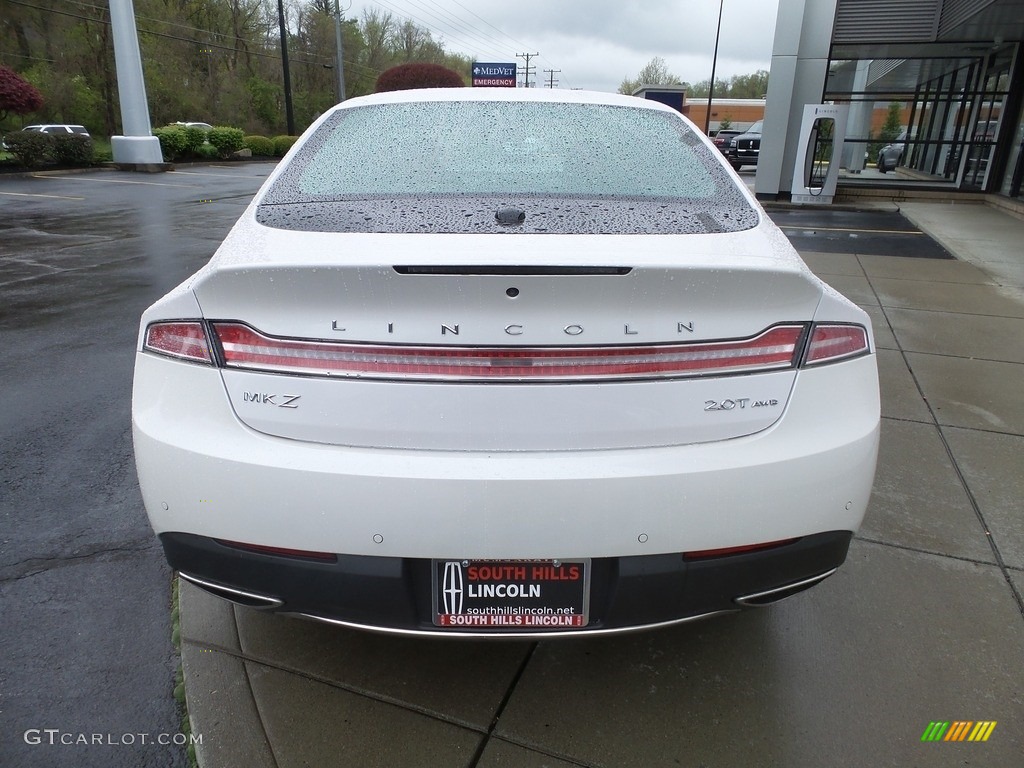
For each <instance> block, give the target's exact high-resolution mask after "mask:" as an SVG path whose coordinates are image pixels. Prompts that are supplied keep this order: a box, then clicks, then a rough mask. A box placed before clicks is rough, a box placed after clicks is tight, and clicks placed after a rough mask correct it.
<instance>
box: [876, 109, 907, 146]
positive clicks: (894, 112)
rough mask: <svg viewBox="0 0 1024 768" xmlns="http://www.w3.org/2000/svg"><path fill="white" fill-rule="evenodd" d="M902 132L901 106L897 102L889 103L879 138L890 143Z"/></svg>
mask: <svg viewBox="0 0 1024 768" xmlns="http://www.w3.org/2000/svg"><path fill="white" fill-rule="evenodd" d="M902 131H903V105H902V104H900V103H899V102H898V101H892V102H889V109H888V111H886V113H885V122H884V123H883V124H882V130H881V132H880V133H879V138H880V139H882V140H883V141H887V142H888V141H892V140H893V139H895V138H897V137H898V136H899V135H900V133H901V132H902Z"/></svg>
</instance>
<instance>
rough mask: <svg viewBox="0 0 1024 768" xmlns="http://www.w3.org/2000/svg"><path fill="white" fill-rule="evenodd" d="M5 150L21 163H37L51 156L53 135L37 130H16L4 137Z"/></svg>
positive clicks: (27, 164) (29, 164)
mask: <svg viewBox="0 0 1024 768" xmlns="http://www.w3.org/2000/svg"><path fill="white" fill-rule="evenodd" d="M4 141H5V142H6V143H7V151H8V152H10V153H11V154H12V155H14V157H15V158H17V160H18V162H19V163H21V164H22V165H26V166H33V165H39V164H40V163H41V162H43V161H44V160H51V159H52V158H53V136H51V135H50V134H48V133H40V132H38V131H17V132H15V133H8V134H7V135H6V136H5V137H4Z"/></svg>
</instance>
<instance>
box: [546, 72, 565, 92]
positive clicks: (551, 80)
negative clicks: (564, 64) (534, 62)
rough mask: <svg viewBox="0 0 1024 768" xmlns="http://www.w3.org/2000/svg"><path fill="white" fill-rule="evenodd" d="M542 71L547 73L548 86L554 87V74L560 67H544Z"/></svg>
mask: <svg viewBox="0 0 1024 768" xmlns="http://www.w3.org/2000/svg"><path fill="white" fill-rule="evenodd" d="M544 71H545V72H547V73H548V88H554V87H555V74H556V73H557V72H561V71H562V70H560V69H545V70H544Z"/></svg>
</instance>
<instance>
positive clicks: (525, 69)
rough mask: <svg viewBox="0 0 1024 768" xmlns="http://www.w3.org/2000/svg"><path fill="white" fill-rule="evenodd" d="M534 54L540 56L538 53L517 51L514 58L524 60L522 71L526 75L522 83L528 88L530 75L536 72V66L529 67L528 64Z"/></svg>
mask: <svg viewBox="0 0 1024 768" xmlns="http://www.w3.org/2000/svg"><path fill="white" fill-rule="evenodd" d="M534 56H540V54H539V53H517V54H516V58H517V59H522V60H523V61H525V62H526V66H525V67H523V73H524V75H525V77H526V82H525V84H524V85H523V87H524V88H529V87H530V75H532V74H535V73H536V72H537V68H536V67H531V66H530V59H532V58H533V57H534Z"/></svg>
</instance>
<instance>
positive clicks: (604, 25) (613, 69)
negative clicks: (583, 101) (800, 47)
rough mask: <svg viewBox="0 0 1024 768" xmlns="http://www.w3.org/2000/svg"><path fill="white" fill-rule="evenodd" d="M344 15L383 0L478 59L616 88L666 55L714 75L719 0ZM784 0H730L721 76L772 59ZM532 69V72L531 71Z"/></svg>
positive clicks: (450, 7) (466, 5)
mask: <svg viewBox="0 0 1024 768" xmlns="http://www.w3.org/2000/svg"><path fill="white" fill-rule="evenodd" d="M346 6H347V7H348V10H347V11H345V16H346V17H348V18H352V17H356V18H359V17H361V15H362V11H363V9H364V8H366V7H377V8H378V9H379V10H381V11H384V12H390V13H392V14H393V15H395V16H400V17H403V18H408V19H411V20H412V21H414V22H416V23H417V24H418V25H419V26H421V27H425V28H427V29H429V30H430V32H431V33H432V34H433V35H434V38H435V39H436V40H440V41H443V42H444V44H445V48H446V49H448V50H450V51H453V52H457V53H463V54H466V55H468V56H471V57H472V58H473V59H474V60H476V61H484V62H513V61H514V62H517V63H518V64H519V65H520V71H521V69H522V66H523V65H524V62H523V60H522V59H517V58H515V57H516V54H520V53H531V54H532V53H540V56H539V57H537V58H536V59H533V60H531V62H530V64H531V66H534V65H535V66H536V68H537V69H536V76H537V77H538V78H539V79H540V80H541V81H542V82H544V83H546V82H547V81H548V77H549V75H548V73H546V72H544V70H547V69H556V70H561V72H558V73H556V74H555V75H554V77H555V80H556V81H557V86H558V87H560V88H586V89H590V90H598V91H616V90H618V87H619V84H620V83H621V82H622V80H623V78H626V77H628V78H634V77H636V75H637V73H638V72H639V71H640V70H641V69H642V68H643V67H644V66H645V65H646V64H647V63H648V62H649V61H650V60H651V59H652V58H653V57H654V56H661V57H662V58H663V59H664V60H665V62H666V64H667V65H668V69H669V71H670V72H672V73H673V74H675V75H678V76H679V78H680V79H681V80H685V81H687V82H691V83H695V82H699V81H701V80H707V79H708V78H709V77H710V76H711V60H712V55H713V53H714V49H715V27H716V24H717V21H718V8H719V0H661V1H660V2H651V1H650V0H648V1H647V2H642V3H641V2H632V3H630V2H623V1H622V0H619V2H609V0H514V1H511V0H387V2H364V1H363V0H342V9H345V8H346ZM777 9H778V0H724V10H723V12H722V33H721V38H720V42H719V46H718V67H717V70H716V72H715V77H716V79H718V78H725V79H728V78H729V77H731V76H733V75H745V74H749V73H751V72H755V71H756V70H758V69H769V65H770V63H771V54H772V41H773V39H774V35H775V14H776V11H777ZM531 79H532V77H531Z"/></svg>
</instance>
